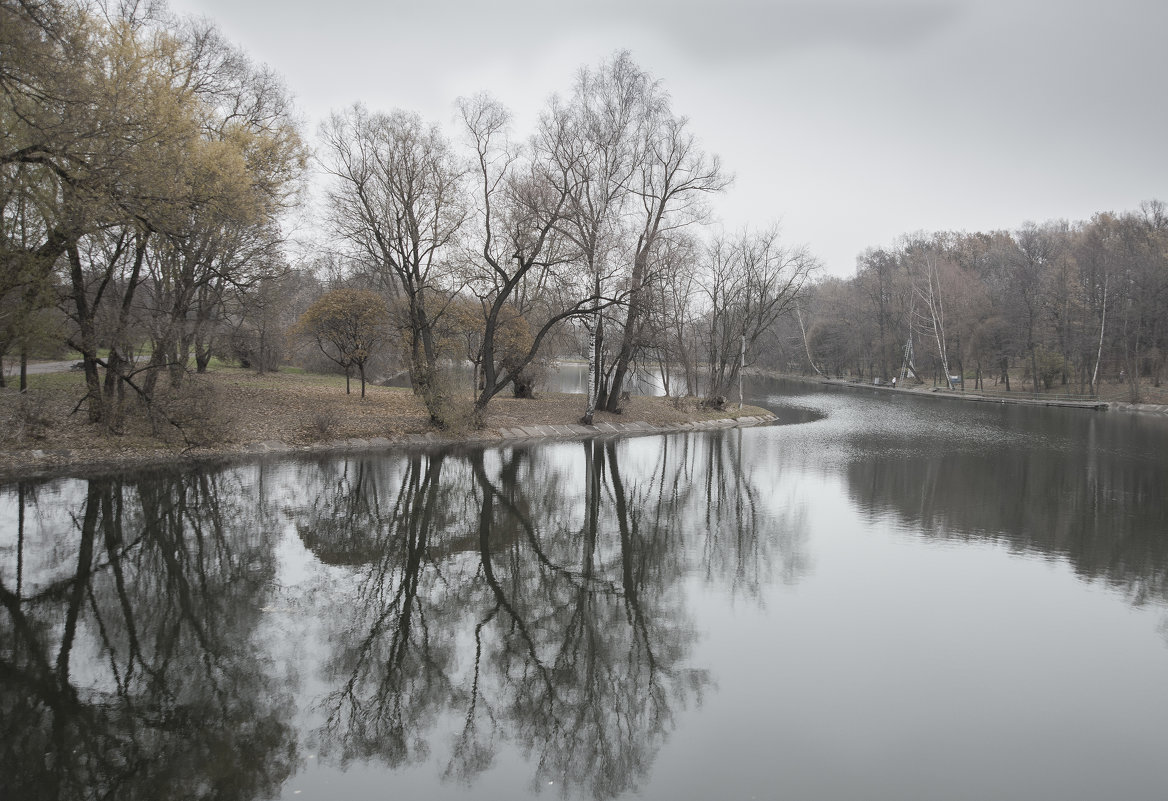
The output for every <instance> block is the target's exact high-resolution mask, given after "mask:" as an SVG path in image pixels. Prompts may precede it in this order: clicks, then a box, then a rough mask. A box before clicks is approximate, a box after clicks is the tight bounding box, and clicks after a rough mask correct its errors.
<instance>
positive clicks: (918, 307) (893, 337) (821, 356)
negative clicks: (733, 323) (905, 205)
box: [772, 200, 1168, 402]
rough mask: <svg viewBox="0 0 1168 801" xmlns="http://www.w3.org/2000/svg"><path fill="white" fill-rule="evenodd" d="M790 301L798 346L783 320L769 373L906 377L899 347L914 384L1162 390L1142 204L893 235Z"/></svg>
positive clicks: (1159, 232) (1156, 272)
mask: <svg viewBox="0 0 1168 801" xmlns="http://www.w3.org/2000/svg"><path fill="white" fill-rule="evenodd" d="M801 304H802V308H803V317H804V321H803V322H804V329H805V331H806V347H801V345H802V344H803V331H801V330H799V328H798V325H797V322H798V321H788V322H787V324H786V327H785V330H784V331H782V332H777V334H778V336H779V341H780V342H783V343H785V344H784V347H783V348H782V349H781V352H782V355H781V357H780V359H779V360H777V361H776V362H775V363H774V364H773V365H772V366H773V367H776V368H781V369H786V370H794V371H802V370H805V369H807V368H806V365H808V355H809V356H810V359H811V361H812V362H813V364H814V369H815V370H817V371H819V372H821V373H823V374H825V375H830V376H833V377H845V376H846V377H853V378H857V379H861V380H864V379H877V378H879V379H881V380H884V381H887V380H890V379H891V378H892V377H893V376H897V377H902V376H903V375H904V373H905V372H906V371H905V370H904V366H905V361H906V359H905V350H906V346H907V345H908V343H909V340H910V338H911V341H912V355H913V356H914V357H915V358H914V360H915V366H916V370H917V373H918V374H919V376H920V379H921V380H922V381H926V382H928V381H935V382H936V383H938V384H940V385H945V384H946V383H949V382H947V381H946V380H945V378H944V377H945V376H947V375H948V376H956V377H957V381H956V382H954V383H956V384H959V385H960V388H962V389H966V388H977V389H984V388H987V387H996V388H999V389H1002V390H1007V391H1009V390H1013V391H1017V390H1019V389H1026V390H1029V391H1036V390H1037V391H1047V390H1050V391H1057V392H1063V393H1086V394H1096V393H1097V390H1098V387H1099V385H1100V383H1101V382H1104V381H1106V382H1109V383H1121V384H1123V385H1125V386H1126V387H1127V392H1128V396H1129V400H1131V401H1132V402H1138V401H1139V400H1140V399H1141V396H1142V394H1144V389H1143V387H1144V386H1146V385H1149V384H1150V385H1151V386H1154V387H1159V386H1160V385H1161V383H1162V381H1163V374H1164V357H1165V346H1166V344H1168V343H1166V342H1165V337H1166V335H1168V330H1166V329H1168V208H1165V205H1164V203H1162V202H1160V201H1155V200H1151V201H1146V202H1144V203H1142V204H1141V205H1140V208H1139V209H1137V210H1133V211H1125V212H1122V213H1118V214H1117V213H1113V212H1101V213H1099V214H1096V215H1094V216H1093V217H1092V218H1091V219H1090V220H1087V221H1079V222H1067V221H1062V220H1059V221H1050V222H1045V223H1042V224H1041V225H1039V224H1034V223H1026V224H1024V225H1022V226H1021V227H1020V228H1018V229H1017V230H1015V231H991V232H985V233H964V232H962V233H955V232H942V233H917V234H910V235H906V236H904V237H902V238H901V239H900V240H899V241H897V242H896V243H895V244H894V245H892V246H890V247H887V248H873V249H870V250H867V251H866V252H865V253H863V254H862V255H861V256H860V257H859V258H858V260H857V267H856V274H855V276H853V277H852V278H850V279H827V280H823V281H820V282H818V283H816V284H815V286H814V287H811V288H810V289H809V290H808V292H807V293H806V296H805V297H804V298H803V300H802V301H801ZM1011 376H1013V380H1014V384H1013V385H1012V384H1011ZM1019 382H1021V383H1023V385H1024V386H1022V387H1020V386H1018V383H1019Z"/></svg>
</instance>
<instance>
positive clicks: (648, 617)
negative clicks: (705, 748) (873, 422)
mask: <svg viewBox="0 0 1168 801" xmlns="http://www.w3.org/2000/svg"><path fill="white" fill-rule="evenodd" d="M740 445H741V440H740V439H737V438H735V435H734V434H726V435H724V436H713V437H708V438H703V439H702V440H701V445H700V446H697V445H695V444H694V439H693V438H690V437H679V438H662V439H661V440H659V441H658V443H657V445H656V446H655V447H656V450H655V451H652V452H653V453H654V456H653V458H654V459H655V462H654V464H653V465H652V466H651V467H650V468H649V469H643V466H641V465H637V466H636V468H635V469H634V470H633V471H632V473H631V475H633V476H634V477H633V478H628V477H626V473H629V471H628V470H625V469H622V458H621V456H620V455H619V453H618V452H619V451H620V450H621V448H622V447H624V445H623V444H622V443H618V442H612V441H609V442H600V441H584V442H581V443H575V444H570V445H562V446H556V447H532V448H522V447H517V448H509V449H501V450H486V451H483V450H468V451H465V452H461V453H457V454H441V453H431V454H422V453H418V454H414V455H412V456H410V457H409V458H408V459H403V460H379V459H352V460H348V461H322V462H320V463H319V464H317V465H315V466H312V467H306V468H305V469H304V470H303V471H302V472H301V473H300V474H299V475H298V476H297V479H296V482H297V485H298V486H306V487H308V492H307V493H305V494H304V497H309V498H313V499H314V501H315V504H314V505H313V506H312V507H311V508H296V509H294V510H289V511H290V512H293V513H294V514H293V517H294V519H296V520H298V521H299V522H298V524H297V525H298V528H299V531H300V536H301V539H302V540H303V542H304V543H305V544H306V545H308V546H309V547H310V548H311V549H312V551H313V552H314V554H316V555H317V557H318V558H320V559H321V560H322V561H326V562H329V563H332V564H335V565H345V566H349V567H350V568H354V567H355V569H356V571H357V572H356V575H355V580H354V581H352V583H351V587H352V588H353V589H352V592H351V593H342V594H341V595H340V596H338V597H336V598H334V599H333V603H334V604H335V608H334V609H333V610H332V611H331V612H330V613H328V614H327V615H326V619H327V620H328V621H329V623H328V624H327V625H328V626H330V627H331V629H332V631H331V634H330V635H329V641H330V642H331V643H333V645H334V650H333V651H332V653H331V656H330V658H329V659H328V661H327V666H326V673H327V681H328V684H329V686H331V687H333V688H334V689H333V690H332V692H330V693H329V695H328V697H327V699H326V700H325V709H326V714H325V722H324V724H323V726H322V727H321V729H320V731H319V733H318V734H319V741H320V742H319V747H320V750H321V752H322V754H323V755H324V756H325V757H332V758H335V759H337V760H339V762H340V763H341V764H342V765H345V764H348V763H349V761H351V760H371V759H377V760H381V761H383V762H384V763H385V764H388V765H390V766H395V767H396V766H401V765H405V764H411V763H417V762H420V761H423V760H426V759H429V758H430V757H431V748H432V745H433V742H434V740H435V738H439V739H441V738H444V737H450V738H451V744H450V755H449V758H443V762H444V763H445V765H446V767H445V770H444V776H445V777H446V778H447V779H450V780H454V781H457V782H461V783H466V784H470V783H472V782H473V781H474V780H475V779H476V777H478V776H479V775H480V774H481V773H482V772H483V771H485V770H487V769H488V768H490V767H491V766H492V765H493V764H494V761H495V758H496V756H497V754H498V752H499V749H500V748H501V747H502V745H503V744H504V743H511V744H513V745H515V746H517V747H519V748H520V749H521V750H522V751H523V752H524V753H525V754H526V755H527V756H528V759H529V760H530V761H531V762H532V764H533V766H534V771H533V776H532V782H533V785H532V786H533V787H536V786H540V785H543V784H546V783H547V782H554V783H556V784H557V785H558V786H559V788H560V790H561V791H563V792H565V793H569V792H573V793H585V794H589V795H592V796H593V797H596V798H611V797H614V796H617V795H620V794H622V793H625V792H629V791H632V790H635V789H636V788H637V787H638V785H639V783H640V782H641V781H642V780H643V779H644V778H645V777H646V776H647V774H648V772H649V769H650V766H651V763H652V761H653V758H654V756H655V754H656V753H657V751H658V750H659V748H660V747H661V745H662V743H663V742H664V741H665V739H666V737H667V736H668V735H669V733H670V732H671V731H672V729H673V727H674V725H675V713H676V711H677V710H679V709H681V708H684V707H685V706H687V705H688V704H691V703H696V702H700V699H701V696H702V693H703V692H704V691H705V690H706V689H707V688H708V687H709V686H710V684H711V676H710V675H709V674H708V672H707V671H705V670H703V669H701V668H699V667H695V666H693V665H691V664H689V663H688V659H689V655H690V653H691V651H692V646H693V644H694V642H695V640H696V637H697V634H696V631H695V628H694V625H693V623H692V621H691V618H690V615H689V611H688V609H687V606H686V599H685V592H684V588H683V586H682V582H683V579H684V578H685V577H686V576H687V575H690V574H692V573H693V572H694V568H695V565H694V564H693V561H694V559H695V558H697V559H700V560H701V562H702V567H701V570H702V572H704V573H705V574H706V575H707V577H708V578H715V577H716V580H718V581H719V582H722V581H725V582H728V583H730V584H731V585H732V586H735V587H740V588H741V590H742V591H743V592H745V593H747V594H754V593H757V591H758V587H759V584H760V583H761V582H763V581H765V580H766V573H767V570H768V569H769V568H768V565H770V564H771V562H772V561H774V559H775V557H774V554H773V551H775V550H776V549H777V548H780V547H782V546H783V545H786V544H789V542H790V541H789V540H788V539H784V537H782V536H775V532H774V530H773V527H774V523H775V521H774V519H773V510H768V509H764V508H763V507H764V506H766V504H764V503H762V502H761V501H760V488H759V486H758V484H757V482H756V481H755V479H754V478H753V477H752V476H751V475H749V474H748V473H746V472H744V471H743V469H742V464H741V452H740ZM651 450H652V449H651ZM701 520H704V521H705V525H704V526H700V528H701V531H702V533H701V535H700V536H701V538H702V539H701V547H700V548H697V547H694V545H695V544H694V543H689V542H687V539H688V538H689V537H691V536H693V533H694V529H695V528H697V527H699V526H695V522H696V521H701ZM792 521H794V522H792ZM798 522H799V521H798V520H797V519H788V520H784V521H783V524H784V525H797V524H798ZM790 561H791V563H792V564H798V563H799V560H798V559H797V558H795V559H792V560H790ZM794 569H797V568H794ZM448 732H453V733H452V734H448Z"/></svg>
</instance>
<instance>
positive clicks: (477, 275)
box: [459, 95, 610, 414]
mask: <svg viewBox="0 0 1168 801" xmlns="http://www.w3.org/2000/svg"><path fill="white" fill-rule="evenodd" d="M459 109H460V113H461V117H462V122H463V125H464V126H465V129H466V132H467V134H468V137H469V139H470V143H471V146H472V147H473V148H474V158H475V161H476V166H477V168H478V176H477V177H478V184H479V206H478V225H477V230H476V232H475V236H476V237H477V240H476V244H477V247H475V249H474V251H473V255H472V256H471V257H470V260H469V264H470V267H469V269H470V272H469V274H468V277H467V283H468V286H469V288H470V289H471V291H473V292H474V293H475V295H476V296H477V297H478V298H479V300H480V303H481V305H482V308H483V317H484V327H483V331H482V340H481V343H482V344H481V347H482V357H481V364H482V373H481V383H482V388H481V389H480V391H479V393H478V396H477V397H476V398H475V403H474V408H475V412H476V414H481V413H482V411H483V410H484V409H485V408H486V406H487V404H488V403H489V402H490V400H491V398H493V397H494V396H495V395H497V394H498V393H499V392H501V391H502V390H503V389H504V388H506V386H507V385H508V384H511V383H514V382H515V381H516V379H518V378H520V376H521V375H522V373H523V371H524V369H526V368H527V366H528V365H530V364H531V362H532V361H533V360H534V359H535V357H536V355H537V353H538V352H539V348H540V346H541V345H542V343H543V342H544V340H545V338H546V337H547V336H548V335H549V334H551V332H552V331H553V330H554V329H555V328H556V327H557V326H558V325H559V324H560V323H562V322H564V321H565V320H569V319H573V318H580V317H584V316H590V315H593V314H595V313H596V312H597V311H598V310H599V309H600V308H602V307H603V306H604V305H605V304H606V303H609V302H610V301H606V300H604V299H602V298H599V297H597V296H596V295H595V294H594V293H593V291H592V289H591V286H590V284H591V283H592V282H591V281H590V280H589V276H583V277H582V276H580V275H578V274H577V271H573V270H571V269H569V267H570V266H571V265H572V264H576V263H578V259H579V254H578V252H577V251H576V250H575V249H574V247H573V244H572V242H571V241H570V240H569V239H568V238H566V237H564V236H562V235H561V234H560V230H561V228H562V227H563V226H564V224H565V223H566V221H567V220H568V215H569V207H570V198H571V192H572V190H573V188H574V183H573V181H572V178H571V170H572V166H573V165H572V162H571V160H570V159H568V158H567V157H566V153H567V152H569V151H568V144H567V142H566V131H565V128H566V124H567V121H566V119H565V118H562V117H561V118H560V124H559V125H558V126H556V125H552V124H545V125H544V126H543V128H542V129H541V132H540V134H539V137H538V140H537V143H536V144H533V146H532V147H530V148H527V149H521V148H517V147H515V146H513V145H512V144H511V143H510V142H509V140H508V138H507V128H508V124H509V121H510V114H509V113H508V112H507V110H506V109H505V108H504V107H503V106H502V105H501V104H499V103H498V101H496V100H494V99H493V98H490V97H488V96H486V95H479V96H476V97H474V98H469V99H467V98H464V99H462V100H460V101H459ZM551 153H555V154H558V155H559V158H548V157H547V156H548V154H551ZM512 310H517V311H518V312H519V313H520V314H523V315H525V316H527V317H532V318H533V317H536V316H538V322H537V323H536V324H534V325H533V326H532V327H533V328H534V329H535V331H534V333H533V334H532V335H531V339H530V344H529V346H528V347H527V349H526V352H525V353H523V354H522V355H518V354H515V353H514V351H513V349H509V350H511V351H512V352H511V358H509V359H507V360H506V361H505V362H501V361H500V359H499V358H498V356H499V354H498V353H497V349H498V344H497V342H496V337H497V336H498V335H499V332H500V331H501V330H503V329H505V327H506V326H507V325H508V324H509V323H510V322H511V315H512V314H513V313H514V312H513V311H512Z"/></svg>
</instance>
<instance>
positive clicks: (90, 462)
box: [0, 367, 764, 478]
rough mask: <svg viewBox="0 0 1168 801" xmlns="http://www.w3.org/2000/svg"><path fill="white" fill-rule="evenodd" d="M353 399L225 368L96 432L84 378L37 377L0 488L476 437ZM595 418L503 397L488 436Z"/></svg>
mask: <svg viewBox="0 0 1168 801" xmlns="http://www.w3.org/2000/svg"><path fill="white" fill-rule="evenodd" d="M353 390H354V391H353V393H352V394H345V379H344V377H343V376H334V375H316V374H308V373H302V372H299V371H282V372H279V373H265V374H257V373H254V372H251V371H247V370H241V369H234V368H226V367H224V368H219V369H216V370H212V371H210V372H208V373H207V374H206V375H202V376H190V377H189V378H188V379H187V380H186V381H185V382H184V386H183V387H182V389H181V391H179V392H173V393H172V392H163V393H161V395H160V397H159V399H158V403H157V408H156V409H155V410H154V411H153V412H148V411H147V410H146V409H145V407H143V406H141V405H140V404H136V403H135V404H131V412H130V414H128V415H127V416H126V419H125V421H124V424H123V426H122V427H121V430H120V431H119V432H118V433H111V432H109V431H108V430H106V429H105V428H104V427H101V426H95V425H92V424H90V423H88V422H87V418H86V414H85V410H84V408H83V407H82V408H78V404H79V401H80V400H81V398H82V397H83V396H84V391H85V386H84V377H83V376H82V375H81V374H80V373H77V372H65V373H47V374H43V375H32V376H29V391H28V392H27V393H24V394H20V393H17V392H16V391H15V390H12V389H8V390H3V391H0V456H2V457H3V458H2V461H0V478H11V477H13V476H16V475H21V474H25V473H28V472H43V471H46V470H54V469H59V468H63V467H69V466H79V467H80V466H112V465H127V466H129V465H134V464H144V463H150V462H156V461H165V460H170V459H181V458H189V457H201V456H214V455H220V454H221V455H231V454H235V453H240V452H243V451H245V450H247V449H248V447H249V446H253V445H255V444H257V443H264V442H273V441H275V442H281V443H284V444H286V445H288V446H291V447H293V448H301V447H311V446H315V445H320V444H324V443H329V442H337V441H341V440H350V439H375V438H385V439H389V440H398V441H401V440H404V439H406V438H408V437H409V436H411V435H417V434H435V435H438V436H441V437H443V438H445V439H449V440H451V441H458V440H460V439H462V438H465V437H467V436H468V435H470V434H471V433H473V432H471V431H470V429H469V428H468V427H465V426H464V427H462V428H461V429H456V430H453V431H443V432H438V431H435V430H434V429H433V428H432V427H431V425H430V422H429V415H428V414H427V413H426V410H425V408H424V407H423V405H422V403H421V402H420V401H419V400H418V398H416V397H415V396H414V394H413V393H412V392H410V391H409V390H408V389H399V388H391V387H377V386H369V387H367V389H366V397H364V398H362V397H361V396H360V394H359V389H358V385H357V384H356V382H354V384H353ZM469 403H470V400H469V398H467V399H466V401H465V404H466V406H468V407H469ZM583 412H584V399H583V397H582V396H580V395H565V394H553V393H546V394H542V395H540V396H539V397H537V398H536V399H535V400H517V399H514V398H508V397H498V398H495V399H494V400H493V401H492V402H491V405H490V406H489V407H488V409H487V415H486V419H485V421H484V427H485V428H486V429H488V430H499V429H504V428H512V427H515V426H523V425H566V424H571V423H576V422H578V421H579V419H580V416H581V415H582V414H583ZM757 414H764V412H763V410H761V409H758V408H755V407H746V408H744V409H743V410H742V411H741V412H739V411H738V410H737V409H736V408H732V409H729V410H727V411H725V412H718V411H715V410H710V409H705V408H701V407H699V406H697V404H696V403H694V402H693V401H692V399H691V400H685V401H682V400H674V399H666V398H647V397H633V398H631V399H630V400H629V402H628V403H627V404H626V406H625V409H624V413H623V414H620V415H614V414H609V413H607V412H598V413H597V414H596V422H597V423H603V422H621V423H629V422H645V423H651V424H654V425H662V424H668V423H682V422H704V421H709V420H715V419H720V418H728V417H738V416H747V415H757Z"/></svg>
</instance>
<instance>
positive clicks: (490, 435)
mask: <svg viewBox="0 0 1168 801" xmlns="http://www.w3.org/2000/svg"><path fill="white" fill-rule="evenodd" d="M777 419H778V418H777V417H776V416H775V415H773V414H771V413H770V412H764V413H763V414H754V415H745V416H743V417H721V418H716V419H713V420H695V421H687V422H680V423H647V422H640V421H638V422H630V423H606V422H601V423H596V424H595V425H591V426H586V425H580V424H578V423H572V424H557V425H549V424H541V425H525V426H511V427H509V428H497V429H483V430H479V431H472V432H469V433H467V434H464V435H461V436H443V435H441V434H438V433H435V432H428V433H425V434H407V435H405V436H401V437H394V438H389V437H371V438H350V439H340V440H331V441H329V442H320V443H312V444H310V445H289V444H288V443H286V442H282V441H280V440H265V441H261V442H249V443H244V444H241V445H237V446H234V447H225V448H208V449H205V448H200V449H197V450H193V451H192V450H187V451H156V452H153V453H144V454H135V455H133V456H119V455H107V456H102V457H88V455H80V456H78V455H74V454H73V453H72V452H69V451H55V450H48V449H37V450H31V451H22V452H19V453H16V454H8V456H9V458H13V457H15V458H18V459H19V458H24V459H26V460H27V461H26V463H25V464H24V465H17V464H14V463H12V462H10V463H9V464H6V465H3V466H0V485H3V484H10V483H13V482H14V481H17V480H20V479H26V480H44V479H52V478H68V477H69V476H71V475H74V474H80V473H83V474H86V475H108V474H111V473H122V472H132V471H136V470H146V469H150V468H177V469H186V468H190V467H195V466H199V465H206V464H232V463H240V462H248V461H251V460H253V459H256V458H262V457H266V456H313V455H340V454H348V453H375V452H389V451H410V450H417V449H429V448H458V447H466V446H484V447H492V446H495V447H504V446H508V445H513V444H520V443H522V444H538V443H541V442H556V441H570V440H586V439H614V438H621V439H624V438H631V437H637V436H650V435H657V434H680V433H685V432H689V431H712V430H716V429H723V430H725V429H732V428H749V427H752V426H760V425H769V424H771V423H774V422H776V421H777Z"/></svg>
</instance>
